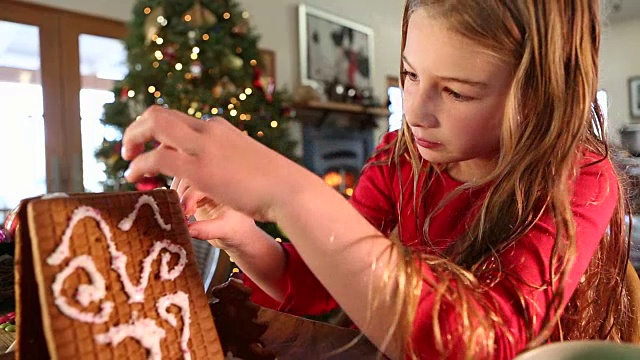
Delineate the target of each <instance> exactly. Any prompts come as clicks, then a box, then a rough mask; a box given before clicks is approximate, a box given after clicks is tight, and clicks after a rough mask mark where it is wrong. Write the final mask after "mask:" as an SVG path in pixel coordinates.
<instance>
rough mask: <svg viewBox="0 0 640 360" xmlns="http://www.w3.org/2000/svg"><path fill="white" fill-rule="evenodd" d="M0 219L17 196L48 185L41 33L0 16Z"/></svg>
mask: <svg viewBox="0 0 640 360" xmlns="http://www.w3.org/2000/svg"><path fill="white" fill-rule="evenodd" d="M0 34H2V37H0V154H2V156H1V159H2V160H1V161H0V164H1V166H2V173H1V174H2V175H0V221H4V215H5V214H6V212H7V210H8V209H12V208H14V207H16V206H17V205H18V203H19V202H20V200H21V199H23V198H27V197H31V196H36V195H40V194H43V193H45V192H46V190H47V181H46V163H45V159H46V158H45V156H46V155H45V143H44V142H45V139H44V118H43V113H44V111H43V101H42V86H41V81H40V35H39V30H38V28H37V27H35V26H31V25H23V24H17V23H12V22H7V21H0Z"/></svg>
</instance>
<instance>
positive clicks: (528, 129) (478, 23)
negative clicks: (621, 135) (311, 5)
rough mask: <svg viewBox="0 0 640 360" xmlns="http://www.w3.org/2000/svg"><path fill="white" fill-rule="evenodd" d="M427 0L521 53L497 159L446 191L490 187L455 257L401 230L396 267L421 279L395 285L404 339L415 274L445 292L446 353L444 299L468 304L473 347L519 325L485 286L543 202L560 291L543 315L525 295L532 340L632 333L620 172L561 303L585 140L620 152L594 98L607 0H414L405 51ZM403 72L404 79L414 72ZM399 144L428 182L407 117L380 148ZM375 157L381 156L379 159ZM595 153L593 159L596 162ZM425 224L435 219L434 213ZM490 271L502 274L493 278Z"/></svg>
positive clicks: (433, 10) (508, 57)
mask: <svg viewBox="0 0 640 360" xmlns="http://www.w3.org/2000/svg"><path fill="white" fill-rule="evenodd" d="M418 9H424V10H425V11H427V13H428V14H429V16H430V17H432V18H434V19H439V20H443V21H444V24H445V25H446V26H447V27H448V29H449V30H450V31H453V32H455V33H458V34H460V35H462V36H464V37H465V38H467V39H470V40H471V41H473V42H474V43H476V44H478V45H479V46H481V47H482V48H484V49H485V50H487V51H488V52H490V53H491V54H493V55H495V56H497V57H498V58H499V59H501V60H503V61H505V62H507V63H510V64H513V65H514V66H515V74H514V79H513V83H512V86H511V89H510V93H509V95H508V97H507V101H506V108H505V114H504V121H503V126H502V134H501V147H500V154H499V158H498V164H497V167H496V169H495V171H493V173H492V174H490V175H489V176H488V177H487V178H485V179H483V180H481V181H478V182H475V183H469V184H465V185H464V186H462V187H461V188H460V189H458V191H457V192H456V193H455V194H451V196H448V197H447V198H446V199H451V198H452V197H453V196H455V195H456V194H459V193H460V192H462V191H463V190H464V189H469V188H472V187H477V186H487V188H488V192H487V195H486V198H485V199H484V201H483V202H482V204H480V207H479V211H478V215H477V216H476V218H475V219H474V220H473V223H472V224H471V226H470V228H469V231H468V232H466V233H465V234H463V235H462V237H461V238H460V239H457V240H456V242H455V244H454V245H453V246H452V248H451V249H449V250H448V252H447V253H446V254H445V255H446V259H444V258H443V257H442V256H440V257H436V256H428V255H424V254H410V255H407V251H408V250H407V249H406V248H403V246H402V245H401V242H399V241H394V242H393V243H394V246H395V247H396V248H401V249H402V253H403V254H405V256H402V257H401V258H403V259H404V260H405V261H402V262H401V264H400V265H399V266H398V268H397V269H396V270H397V275H398V277H399V279H400V280H399V281H398V282H397V283H398V284H412V285H411V286H406V287H405V288H404V289H403V288H401V287H398V288H397V289H396V291H395V293H396V294H397V293H400V295H401V296H399V300H398V301H399V303H398V307H397V308H398V313H399V314H401V315H402V316H401V317H400V318H399V321H398V323H397V327H396V329H393V330H392V331H395V332H396V333H400V334H401V335H402V338H403V339H406V341H407V342H406V347H405V351H406V352H408V353H409V354H411V355H412V356H413V357H414V358H415V357H416V356H415V354H414V352H413V350H412V344H411V343H410V334H411V330H412V326H413V320H414V317H415V310H416V308H417V303H418V296H419V294H416V293H415V287H414V285H415V284H416V283H418V282H420V281H426V282H425V286H429V287H430V288H431V289H432V290H433V291H434V293H435V294H436V303H435V304H436V305H435V306H434V310H433V313H432V315H433V331H434V336H435V343H436V346H437V347H438V349H439V351H440V353H441V355H442V356H446V355H447V351H449V350H448V349H449V347H448V346H447V343H446V341H447V338H446V336H445V335H446V334H444V333H443V332H442V331H441V329H440V323H439V316H438V314H439V311H440V309H442V308H443V307H449V308H455V309H458V315H459V316H460V318H461V320H462V321H460V322H459V326H458V327H457V329H448V331H451V330H452V331H457V332H458V333H457V334H453V336H459V337H462V339H463V343H464V344H466V345H467V346H468V348H467V351H466V354H465V355H466V357H467V358H480V357H491V356H493V355H494V346H493V345H494V341H495V339H496V334H497V331H500V332H503V333H504V334H507V336H510V335H509V334H511V333H510V331H509V329H507V328H506V326H504V324H503V323H502V322H501V314H500V313H497V311H496V310H494V309H496V308H497V307H496V306H494V305H495V304H492V303H487V301H490V300H483V296H482V295H483V293H484V292H485V291H486V290H487V289H488V288H490V287H491V285H492V284H495V282H497V281H498V280H506V279H505V278H502V276H503V275H504V274H503V273H501V271H500V263H499V261H497V260H499V258H498V256H497V254H499V253H500V251H501V250H502V249H505V248H506V247H507V246H509V245H511V244H513V242H514V241H515V240H516V239H518V238H520V237H522V236H523V235H524V234H525V233H527V232H528V231H529V230H530V229H531V227H532V226H533V225H534V224H535V223H536V221H538V219H539V218H540V217H541V216H542V215H543V214H549V215H550V216H551V217H552V218H553V220H554V222H555V226H556V234H555V242H554V247H553V251H552V259H551V262H550V264H551V268H550V269H547V271H549V278H550V279H552V283H551V284H548V286H549V287H550V288H551V293H552V298H551V301H550V302H549V306H548V308H547V309H545V310H546V311H545V312H544V313H545V314H546V315H545V316H544V318H543V319H536V318H535V316H534V315H532V314H530V313H529V312H527V306H526V301H527V299H525V298H523V297H522V296H521V299H520V302H521V304H520V306H521V310H523V311H524V316H525V319H523V320H524V323H525V324H528V326H529V327H530V328H529V329H528V330H527V334H526V337H527V338H526V343H527V345H526V348H531V347H534V346H537V345H539V344H541V343H543V342H545V341H547V340H554V341H555V340H568V339H610V340H615V341H625V340H629V336H630V327H629V326H628V324H626V323H625V321H624V319H625V317H626V316H627V314H628V311H629V308H628V307H629V305H628V302H627V300H626V299H627V297H626V289H625V287H624V281H623V278H624V275H625V271H626V263H627V261H628V238H627V237H626V235H625V233H624V215H625V212H626V211H628V210H627V209H628V206H627V205H626V203H625V199H626V197H625V196H624V190H623V187H622V185H620V186H619V185H618V184H610V189H611V191H617V192H619V194H618V204H617V206H616V208H615V210H614V214H613V216H612V218H611V221H610V225H609V229H608V231H607V233H606V234H604V235H603V238H602V240H601V241H600V244H599V246H598V249H597V251H596V254H595V255H594V257H593V259H592V260H591V262H590V264H589V267H588V269H587V271H586V273H585V274H584V277H583V280H582V282H581V283H580V284H579V285H578V287H577V289H576V290H575V292H574V294H573V296H572V297H571V299H570V301H569V303H568V304H567V305H566V307H565V308H564V311H561V309H560V307H561V305H562V302H563V299H564V287H563V283H564V281H565V279H566V278H567V276H568V273H569V270H570V268H571V266H572V264H573V261H574V259H575V256H576V238H575V237H576V232H575V221H574V218H573V213H572V209H571V203H570V200H571V190H570V181H568V179H569V180H570V179H574V178H575V177H576V175H578V174H579V172H580V168H579V167H578V164H579V160H580V159H579V156H580V150H588V151H591V152H594V153H596V154H598V155H600V156H601V159H599V160H598V161H596V162H599V161H608V160H610V157H611V156H610V153H609V149H608V147H607V144H606V141H605V139H606V137H605V134H604V131H605V128H604V124H603V116H602V113H601V111H600V108H599V106H598V104H597V102H596V101H595V99H596V91H597V85H598V83H597V81H598V52H599V42H600V28H599V24H600V18H599V16H600V15H599V4H598V1H594V0H554V1H538V0H517V1H516V0H511V1H509V0H483V1H468V0H408V1H407V2H406V5H405V9H404V17H403V24H402V51H404V48H405V45H406V38H407V28H408V23H409V19H410V17H411V15H412V14H413V12H415V11H416V10H418ZM401 84H402V85H404V79H401ZM389 149H391V150H392V154H393V155H392V156H391V157H390V158H388V159H385V160H384V161H383V163H385V164H390V163H392V162H396V163H399V162H400V161H401V159H403V158H408V159H410V161H411V163H412V167H413V179H414V182H413V187H414V190H418V191H424V190H425V187H426V186H428V184H418V182H417V179H418V173H419V172H421V171H425V170H424V165H423V162H422V159H421V157H420V155H419V154H418V153H417V150H416V147H415V144H414V143H413V138H412V136H411V130H410V128H409V127H408V125H407V122H406V121H405V122H404V125H403V127H402V129H400V130H399V133H398V137H397V138H396V139H395V140H394V141H393V142H392V143H391V144H390V145H389V146H388V147H387V148H385V149H382V150H381V151H387V150H389ZM376 164H379V163H372V164H371V166H376ZM590 165H593V164H589V165H587V166H590ZM436 166H437V165H433V164H429V165H427V171H428V174H429V176H434V174H435V173H437V170H438V169H437V168H436ZM400 183H401V184H404V183H406V180H401V181H400ZM401 192H402V191H401ZM417 193H418V192H414V194H417ZM400 199H401V200H400V201H401V202H403V201H413V202H414V206H416V202H419V201H420V200H421V196H417V198H415V199H404V198H403V196H402V194H401V198H400ZM446 199H445V201H446ZM443 205H444V204H440V205H439V207H438V208H437V209H436V210H435V211H438V209H441V208H442V206H443ZM398 208H399V209H400V208H402V206H399V207H398ZM416 213H417V212H416ZM431 215H433V214H431ZM424 227H425V229H426V228H427V227H428V220H427V224H424ZM415 258H420V259H421V261H422V263H426V264H428V265H429V266H430V269H431V270H432V271H433V274H434V279H433V280H427V279H422V275H421V272H420V271H419V270H418V269H417V266H418V265H417V264H416V261H414V259H415ZM488 276H493V278H492V279H490V280H488V279H487V277H488ZM487 281H489V283H487ZM509 281H514V282H516V283H519V284H520V285H522V284H523V282H522V280H521V279H519V278H518V275H517V274H510V278H509ZM452 284H455V285H452ZM525 285H528V284H525ZM531 286H533V285H531ZM471 300H472V301H471ZM474 307H477V308H476V309H474ZM533 324H540V329H541V330H540V331H539V332H537V333H536V332H535V331H534V329H533V326H531V325H533ZM511 340H512V341H513V342H515V341H516V339H513V338H512V339H511Z"/></svg>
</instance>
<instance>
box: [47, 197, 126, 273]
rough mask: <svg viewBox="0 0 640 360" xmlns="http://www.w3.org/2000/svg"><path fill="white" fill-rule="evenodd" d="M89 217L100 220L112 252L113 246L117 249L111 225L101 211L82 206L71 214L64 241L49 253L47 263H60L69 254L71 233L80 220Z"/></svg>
mask: <svg viewBox="0 0 640 360" xmlns="http://www.w3.org/2000/svg"><path fill="white" fill-rule="evenodd" d="M87 217H88V218H92V219H95V220H96V221H97V222H98V225H99V226H100V230H101V231H102V233H103V234H104V236H105V237H106V238H107V244H108V245H109V252H111V248H112V247H113V248H114V250H115V245H114V244H113V241H111V238H112V236H111V230H110V229H109V225H107V223H106V222H105V221H104V219H102V216H100V212H99V211H98V210H96V209H94V208H92V207H90V206H80V207H79V208H77V209H76V210H74V211H73V214H71V220H70V221H69V225H68V226H67V228H66V230H65V231H64V234H63V235H62V242H61V243H60V245H58V247H57V248H56V250H55V251H54V252H53V253H52V254H51V255H49V257H48V258H47V264H49V265H60V264H61V263H62V261H63V260H64V259H66V258H67V257H68V256H69V242H70V241H71V234H73V229H74V228H75V226H76V224H77V223H78V222H79V221H80V220H82V219H84V218H87ZM116 251H117V250H116Z"/></svg>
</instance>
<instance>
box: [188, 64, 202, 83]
mask: <svg viewBox="0 0 640 360" xmlns="http://www.w3.org/2000/svg"><path fill="white" fill-rule="evenodd" d="M189 71H191V74H192V75H193V77H194V78H195V79H199V78H200V77H201V76H202V64H201V63H200V61H198V60H196V61H194V62H192V63H191V66H189Z"/></svg>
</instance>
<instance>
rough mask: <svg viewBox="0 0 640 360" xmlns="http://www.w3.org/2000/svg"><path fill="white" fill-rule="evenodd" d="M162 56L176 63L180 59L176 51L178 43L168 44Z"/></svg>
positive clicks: (163, 49)
mask: <svg viewBox="0 0 640 360" xmlns="http://www.w3.org/2000/svg"><path fill="white" fill-rule="evenodd" d="M162 56H163V58H164V59H165V60H167V61H168V62H169V63H171V64H174V63H175V62H176V61H177V60H178V55H177V53H176V45H175V44H168V45H167V46H165V47H163V48H162Z"/></svg>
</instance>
